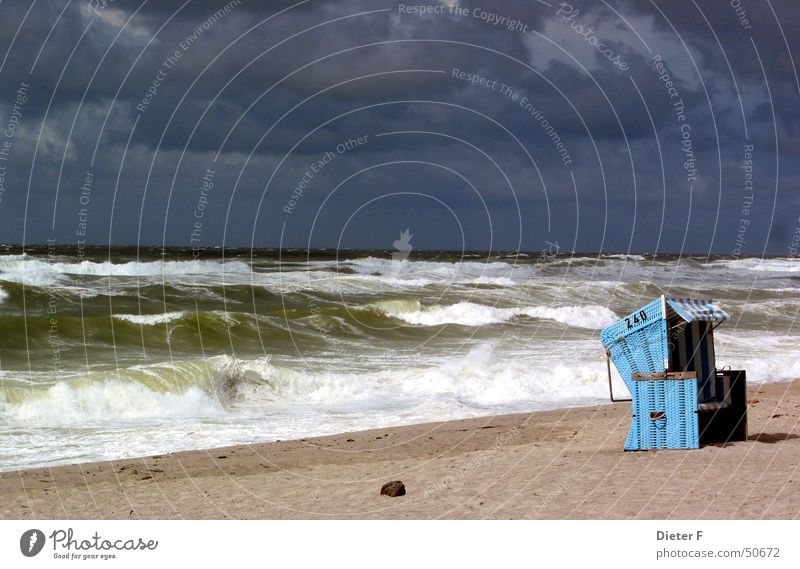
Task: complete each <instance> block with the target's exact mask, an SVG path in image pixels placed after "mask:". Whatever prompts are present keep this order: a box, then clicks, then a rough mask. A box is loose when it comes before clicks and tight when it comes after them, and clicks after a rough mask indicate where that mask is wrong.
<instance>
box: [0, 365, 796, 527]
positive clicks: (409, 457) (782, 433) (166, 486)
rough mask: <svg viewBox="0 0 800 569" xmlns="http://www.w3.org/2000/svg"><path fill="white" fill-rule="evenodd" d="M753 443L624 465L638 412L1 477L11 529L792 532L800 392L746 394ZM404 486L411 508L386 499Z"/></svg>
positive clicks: (482, 422)
mask: <svg viewBox="0 0 800 569" xmlns="http://www.w3.org/2000/svg"><path fill="white" fill-rule="evenodd" d="M748 396H749V399H750V407H749V415H748V419H749V433H750V437H749V440H748V441H746V442H737V443H730V444H728V445H726V446H723V445H713V446H705V447H703V448H701V449H700V450H694V451H648V452H633V453H630V452H627V453H626V452H623V450H622V446H623V442H624V437H625V434H626V431H627V428H628V422H629V420H628V415H629V412H630V411H629V409H630V404H629V403H618V404H612V405H602V406H597V407H589V408H575V409H568V410H555V411H547V412H540V413H533V414H517V415H503V416H496V417H486V418H479V419H469V420H461V421H451V422H446V423H430V424H424V425H411V426H404V427H399V428H387V429H380V430H371V431H364V432H357V433H345V434H341V435H335V436H328V437H319V438H308V439H302V440H297V441H281V442H274V443H267V444H256V445H247V446H236V447H228V448H219V449H213V450H202V451H191V452H180V453H174V454H169V455H163V456H152V457H147V458H141V459H132V460H120V461H113V462H99V463H89V464H78V465H69V466H59V467H54V468H50V469H48V468H38V469H32V470H25V471H18V472H5V473H2V474H0V496H2V500H1V501H0V515H1V516H2V518H4V519H20V518H35V519H42V518H45V519H65V518H66V519H82V518H89V519H94V518H118V519H139V518H142V519H148V518H149V519H208V518H210V519H230V518H233V519H274V518H278V519H283V518H304V519H306V518H322V519H325V518H409V519H419V518H422V519H430V518H434V519H438V518H514V519H541V518H544V519H608V518H623V519H632V518H635V519H651V518H655V519H676V518H677V519H683V518H698V519H760V518H769V519H775V518H778V519H786V518H789V519H791V518H797V517H798V515H800V492H798V490H800V425H799V424H798V417H799V416H800V382H798V381H794V382H783V383H776V384H767V385H755V386H751V388H750V390H749V395H748ZM391 480H402V481H403V482H404V484H405V486H406V489H407V494H406V495H405V496H401V497H396V498H390V497H387V496H381V495H380V493H379V492H380V488H381V485H382V484H384V483H385V482H388V481H391Z"/></svg>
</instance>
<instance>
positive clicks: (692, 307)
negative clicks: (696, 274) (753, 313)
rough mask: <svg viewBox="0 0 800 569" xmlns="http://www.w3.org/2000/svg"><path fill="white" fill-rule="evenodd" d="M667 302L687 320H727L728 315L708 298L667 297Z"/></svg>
mask: <svg viewBox="0 0 800 569" xmlns="http://www.w3.org/2000/svg"><path fill="white" fill-rule="evenodd" d="M667 304H669V306H670V308H672V309H673V310H674V311H675V312H677V313H678V315H679V316H680V317H681V318H683V319H684V320H686V321H687V322H694V321H702V320H704V321H710V322H722V321H723V320H729V319H730V315H729V314H728V313H727V312H725V311H724V310H722V309H721V308H720V307H719V306H716V305H714V304H713V303H712V302H711V301H710V300H693V299H690V298H668V299H667Z"/></svg>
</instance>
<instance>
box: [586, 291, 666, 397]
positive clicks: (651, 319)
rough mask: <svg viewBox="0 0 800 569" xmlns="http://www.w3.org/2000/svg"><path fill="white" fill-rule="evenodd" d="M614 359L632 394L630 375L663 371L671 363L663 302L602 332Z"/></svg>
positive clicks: (640, 310)
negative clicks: (668, 361) (668, 362)
mask: <svg viewBox="0 0 800 569" xmlns="http://www.w3.org/2000/svg"><path fill="white" fill-rule="evenodd" d="M600 340H601V341H602V342H603V345H604V346H605V347H606V349H607V350H608V351H609V352H610V353H611V360H612V361H613V362H614V365H615V366H616V368H617V371H619V374H620V376H621V377H622V379H623V380H624V381H625V384H626V385H627V386H628V390H629V391H630V392H631V394H633V391H634V389H635V387H634V385H633V381H632V379H631V375H632V374H634V373H644V372H660V371H664V370H665V369H666V366H665V361H667V360H668V358H669V356H668V345H667V322H666V320H665V319H664V315H663V305H662V302H661V299H660V298H659V299H656V300H654V301H653V302H650V303H649V304H647V305H645V306H643V307H642V308H640V309H639V310H637V311H635V312H633V313H631V314H629V315H628V316H626V317H625V318H623V319H622V320H619V321H618V322H615V323H614V324H612V325H611V326H609V327H608V328H606V329H604V330H603V331H602V332H601V333H600Z"/></svg>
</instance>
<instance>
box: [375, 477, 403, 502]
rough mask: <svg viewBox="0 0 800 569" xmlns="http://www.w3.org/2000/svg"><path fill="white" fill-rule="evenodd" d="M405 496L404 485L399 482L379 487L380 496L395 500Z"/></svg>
mask: <svg viewBox="0 0 800 569" xmlns="http://www.w3.org/2000/svg"><path fill="white" fill-rule="evenodd" d="M405 495H406V485H405V484H403V483H402V482H401V481H400V480H395V481H393V482H387V483H386V484H384V485H383V486H382V487H381V496H391V497H392V498H395V497H397V496H405Z"/></svg>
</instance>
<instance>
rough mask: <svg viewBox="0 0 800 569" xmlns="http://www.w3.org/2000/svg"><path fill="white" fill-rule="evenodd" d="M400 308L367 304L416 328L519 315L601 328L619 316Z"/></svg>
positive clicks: (592, 311)
mask: <svg viewBox="0 0 800 569" xmlns="http://www.w3.org/2000/svg"><path fill="white" fill-rule="evenodd" d="M403 302H404V303H403V304H402V305H400V304H398V305H391V304H389V303H387V302H382V303H375V304H373V305H370V306H371V307H374V308H375V309H378V310H381V311H382V312H384V313H385V314H386V315H387V316H391V317H392V318H397V319H399V320H403V321H404V322H408V323H409V324H414V325H416V326H441V325H444V324H458V325H461V326H485V325H488V324H501V323H504V322H509V321H511V320H513V319H514V318H516V317H519V316H528V317H530V318H542V319H546V320H555V321H556V322H561V323H562V324H566V325H568V326H577V327H579V328H590V329H600V328H604V327H605V326H608V325H609V324H612V323H614V322H615V321H616V320H618V317H617V315H616V314H614V312H612V311H611V310H609V309H608V308H607V307H605V306H597V305H584V306H558V307H552V306H528V307H517V308H498V307H496V306H485V305H482V304H475V303H472V302H459V303H457V304H453V305H448V306H433V307H425V308H423V307H419V306H417V305H418V304H419V303H417V305H413V304H411V302H416V301H403Z"/></svg>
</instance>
